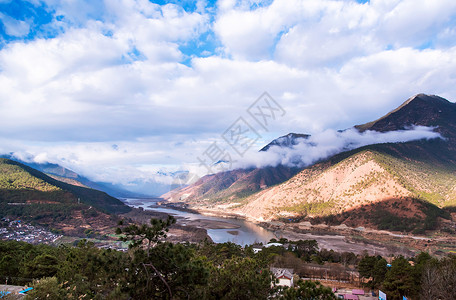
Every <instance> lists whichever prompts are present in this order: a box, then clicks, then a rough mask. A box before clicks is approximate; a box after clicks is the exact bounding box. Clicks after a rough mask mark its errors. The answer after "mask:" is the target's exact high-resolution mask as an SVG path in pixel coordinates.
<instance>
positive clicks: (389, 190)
mask: <svg viewBox="0 0 456 300" xmlns="http://www.w3.org/2000/svg"><path fill="white" fill-rule="evenodd" d="M412 125H420V126H432V127H435V129H434V130H435V131H436V132H439V133H440V134H441V135H442V136H443V137H444V140H442V139H433V140H419V141H412V142H407V143H387V144H375V145H370V146H365V147H361V148H358V149H355V150H351V151H348V152H343V153H340V154H337V155H335V156H333V157H330V158H328V159H326V160H324V161H321V162H318V163H316V164H314V165H312V166H309V167H306V168H304V169H302V170H298V172H297V173H296V174H292V175H291V176H290V177H289V178H286V176H284V177H282V178H281V179H283V181H282V182H276V183H275V184H274V185H271V186H267V187H264V188H263V189H257V190H253V189H252V190H251V193H250V195H248V196H247V197H243V198H238V197H237V196H236V195H235V194H233V193H231V192H230V190H232V187H231V186H228V187H226V186H223V187H220V190H217V191H214V190H212V191H211V193H207V191H206V190H201V189H200V186H201V182H197V183H195V184H194V185H192V186H189V187H186V188H185V197H182V195H183V190H177V191H173V193H171V194H172V197H169V195H170V194H167V195H164V196H165V197H166V198H167V199H169V200H170V201H178V200H180V201H185V202H187V203H188V204H190V206H191V207H194V208H196V209H203V210H204V209H205V210H214V211H219V212H226V213H234V214H238V215H240V216H244V217H246V218H248V219H252V220H257V221H267V220H274V219H280V218H304V219H305V218H312V219H318V220H320V221H322V220H323V221H325V222H336V223H337V222H338V223H343V222H345V223H347V224H349V225H353V226H372V227H377V228H387V229H395V230H401V229H404V230H421V231H423V230H428V229H432V228H436V226H437V225H438V224H440V223H442V222H443V223H445V221H444V220H445V218H448V216H449V215H448V213H447V212H446V211H445V210H446V209H447V208H449V207H453V206H456V186H455V184H454V183H455V182H456V138H455V137H456V104H454V103H452V102H449V101H448V100H446V99H444V98H441V97H438V96H429V95H424V94H418V95H415V96H413V97H411V98H409V99H408V100H407V101H405V102H404V103H403V104H402V105H400V106H399V107H398V108H396V109H395V110H393V111H391V112H390V113H388V114H386V115H385V116H383V117H381V118H379V119H377V120H375V121H373V122H369V123H366V124H362V125H357V126H355V128H356V129H358V130H359V131H365V130H372V131H378V132H388V131H396V130H403V129H408V128H409V127H410V126H412ZM297 136H298V135H296V134H290V135H288V136H285V137H286V138H284V137H281V138H278V139H277V140H275V141H273V142H271V143H270V144H269V145H271V146H272V145H276V146H278V145H280V144H281V142H283V144H282V145H283V146H284V147H290V145H293V142H292V141H293V140H295V141H296V137H297ZM302 138H305V139H307V138H308V137H307V136H306V135H303V136H302ZM271 146H270V147H271ZM266 151H267V149H266ZM282 167H283V166H282ZM252 171H254V170H251V171H250V172H252ZM232 172H234V171H232ZM236 172H240V171H236ZM256 172H259V170H258V169H257V170H256ZM274 172H275V171H274V168H271V169H270V170H269V174H273V173H274ZM224 176H229V173H227V172H225V173H222V174H215V175H211V177H206V178H202V181H205V186H212V187H213V189H217V188H216V185H215V184H214V185H212V184H211V181H212V180H214V178H218V181H221V180H222V177H224ZM257 182H258V181H257ZM242 183H243V182H242V180H241V179H239V180H238V181H237V182H236V184H237V185H242ZM249 184H250V185H252V186H255V182H254V181H249ZM217 194H218V195H220V194H223V195H224V197H223V198H220V197H214V196H213V195H217ZM167 196H168V197H167ZM361 209H362V210H361ZM375 209H377V210H380V211H382V212H383V213H382V214H380V215H375V214H372V213H371V212H372V211H374V210H375ZM361 211H363V212H364V215H365V216H369V215H370V216H371V218H367V217H366V218H360V217H354V216H355V215H357V214H359V213H360V212H361ZM367 212H369V213H367ZM401 215H403V216H404V217H403V218H402V219H401ZM330 217H331V218H330ZM322 218H323V219H322ZM328 218H329V219H328ZM372 220H374V221H372ZM425 220H426V222H424V221H425ZM438 220H440V221H438ZM421 221H422V222H421ZM439 222H440V223H439ZM424 223H426V226H425V225H423V224H424ZM443 223H442V224H443ZM404 224H410V226H407V225H404ZM440 225H441V224H440Z"/></svg>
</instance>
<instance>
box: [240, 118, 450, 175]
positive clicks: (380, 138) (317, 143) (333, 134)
mask: <svg viewBox="0 0 456 300" xmlns="http://www.w3.org/2000/svg"><path fill="white" fill-rule="evenodd" d="M434 129H435V128H433V127H425V126H414V127H412V128H411V129H409V130H398V131H389V132H377V131H364V132H359V131H358V130H357V129H355V128H350V129H347V130H344V131H335V130H325V131H323V132H320V133H317V134H314V135H312V136H310V137H309V138H300V139H299V142H298V143H297V144H296V145H294V146H291V147H280V146H271V147H270V148H269V149H268V150H267V151H261V152H258V153H252V152H250V153H249V155H248V156H246V157H245V158H244V159H242V160H240V161H239V162H237V163H235V164H234V167H235V168H236V167H237V168H249V167H256V168H260V167H266V166H277V165H285V166H289V167H298V168H302V167H306V166H309V165H312V164H313V163H315V162H317V161H320V160H323V159H326V158H328V157H330V156H332V155H335V154H338V153H341V152H344V151H348V150H353V149H356V148H359V147H362V146H367V145H372V144H381V143H405V142H410V141H415V140H421V139H426V140H429V139H435V138H442V137H441V136H440V134H439V133H437V132H434V131H433V130H434Z"/></svg>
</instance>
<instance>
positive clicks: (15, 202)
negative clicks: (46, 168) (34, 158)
mask: <svg viewBox="0 0 456 300" xmlns="http://www.w3.org/2000/svg"><path fill="white" fill-rule="evenodd" d="M0 207H1V210H0V211H1V216H2V217H16V218H17V217H19V218H21V219H25V220H31V221H35V222H37V223H40V224H43V225H51V226H53V225H55V226H56V227H59V226H57V224H60V225H61V226H60V227H62V228H63V227H65V226H66V225H64V224H67V225H68V224H72V223H74V222H76V221H77V220H79V221H81V220H85V219H86V218H88V219H92V221H93V222H99V221H100V220H101V221H102V220H104V221H106V222H108V221H109V220H110V218H111V217H110V216H109V215H110V214H117V213H126V212H129V211H130V210H131V208H130V207H128V206H127V205H125V204H124V203H122V202H121V201H120V200H118V199H116V198H113V197H111V196H109V195H108V194H106V193H104V192H100V191H97V190H94V189H90V188H85V187H81V186H75V185H71V184H68V183H65V182H62V181H59V180H56V179H53V178H51V177H49V176H48V175H46V174H44V173H42V172H40V171H38V170H35V169H33V168H31V167H29V166H26V165H24V164H21V163H19V162H16V161H13V160H9V159H5V158H0ZM63 221H65V222H63ZM62 222H63V223H62ZM79 223H81V222H79ZM81 224H83V223H81ZM86 225H87V224H86ZM68 226H70V225H68ZM81 226H82V225H81Z"/></svg>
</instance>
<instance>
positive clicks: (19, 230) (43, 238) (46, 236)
mask: <svg viewBox="0 0 456 300" xmlns="http://www.w3.org/2000/svg"><path fill="white" fill-rule="evenodd" d="M1 225H2V226H1V227H0V239H1V240H15V241H20V242H26V243H30V244H55V243H56V242H57V241H58V240H59V239H60V238H61V237H62V235H60V234H56V233H52V232H50V231H49V230H46V229H44V228H42V227H39V226H33V225H31V224H27V223H24V222H22V221H21V220H10V219H8V218H3V219H2V220H1Z"/></svg>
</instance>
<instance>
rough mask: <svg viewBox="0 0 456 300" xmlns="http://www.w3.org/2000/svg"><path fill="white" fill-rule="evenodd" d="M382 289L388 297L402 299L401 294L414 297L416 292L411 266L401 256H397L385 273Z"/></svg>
mask: <svg viewBox="0 0 456 300" xmlns="http://www.w3.org/2000/svg"><path fill="white" fill-rule="evenodd" d="M383 289H384V291H385V292H386V294H387V295H388V299H390V298H391V299H393V300H394V299H398V300H399V299H402V296H408V297H414V296H416V294H417V292H418V287H417V286H416V285H415V281H414V278H413V268H412V266H411V265H410V263H409V262H408V261H407V260H406V259H405V258H404V257H403V256H399V257H397V258H396V259H395V260H394V261H393V262H392V264H391V268H390V270H389V271H388V272H387V273H386V276H385V281H384V282H383Z"/></svg>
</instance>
